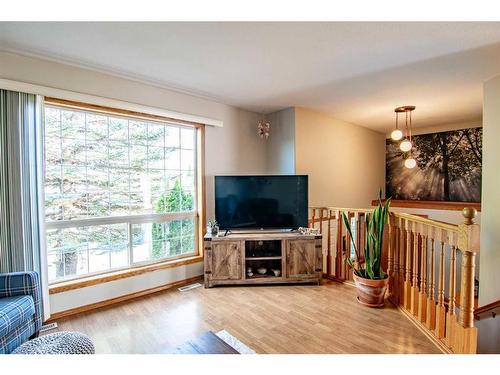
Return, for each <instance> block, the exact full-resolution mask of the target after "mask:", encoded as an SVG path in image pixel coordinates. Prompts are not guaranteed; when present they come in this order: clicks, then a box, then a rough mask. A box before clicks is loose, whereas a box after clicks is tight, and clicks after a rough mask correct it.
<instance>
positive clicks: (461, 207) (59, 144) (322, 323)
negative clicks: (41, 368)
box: [0, 5, 500, 370]
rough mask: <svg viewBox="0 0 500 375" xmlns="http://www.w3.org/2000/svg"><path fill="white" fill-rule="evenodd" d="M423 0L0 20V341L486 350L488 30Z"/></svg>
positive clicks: (133, 350) (491, 324)
mask: <svg viewBox="0 0 500 375" xmlns="http://www.w3.org/2000/svg"><path fill="white" fill-rule="evenodd" d="M38 6H39V5H37V7H38ZM181 8H182V6H181ZM34 9H35V8H34ZM107 9H108V8H105V9H104V10H103V11H105V10H107ZM151 9H154V8H151ZM273 9H274V8H271V9H270V11H271V13H270V14H273V13H272V12H273ZM280 9H281V8H279V6H278V8H276V9H274V11H276V12H279V10H280ZM381 9H383V10H385V9H386V8H383V7H382V8H381ZM368 10H370V11H371V10H372V8H367V9H366V10H365V11H368ZM87 11H88V10H87ZM379 11H380V9H379ZM423 12H424V15H421V16H420V17H421V18H420V19H419V21H421V22H392V21H395V19H393V18H391V19H390V20H389V21H386V20H387V18H386V17H384V16H379V18H378V19H373V18H370V16H369V15H365V17H366V18H365V19H363V17H362V16H359V17H358V16H356V19H353V18H352V17H353V16H351V18H350V19H338V20H327V21H326V20H322V19H321V18H322V17H321V12H319V15H316V18H315V19H311V18H307V17H306V19H304V20H301V19H297V18H295V16H293V15H292V16H290V19H286V20H284V21H287V22H273V21H272V20H275V21H278V20H280V21H283V19H281V18H279V17H277V16H276V15H275V17H274V18H272V17H271V18H272V19H271V20H270V19H267V18H266V19H261V18H259V17H256V18H255V19H252V20H250V21H252V22H239V21H240V20H241V18H239V17H238V16H236V17H234V18H231V17H229V16H228V20H232V21H233V22H220V17H214V19H213V20H206V19H205V18H204V17H202V18H201V19H203V20H204V21H202V20H201V19H198V20H196V19H190V21H196V22H178V21H186V20H187V19H179V20H177V21H176V20H172V19H165V20H160V19H156V18H155V17H153V19H151V18H148V19H146V18H144V17H143V18H130V15H128V16H124V17H123V21H126V22H98V21H105V20H103V19H96V18H95V17H91V16H89V15H88V14H87V13H83V16H82V17H83V18H82V19H79V21H84V22H73V21H75V19H74V18H72V17H69V18H68V15H67V14H66V15H65V14H64V11H63V12H62V13H61V14H60V15H59V16H58V17H57V18H56V19H54V17H51V14H49V15H47V18H46V19H44V20H45V21H49V22H36V21H38V20H41V19H39V18H32V19H21V18H20V17H19V15H18V16H15V15H14V16H11V17H10V18H9V17H7V18H6V19H5V20H2V21H1V22H0V89H1V95H2V96H1V106H0V121H1V125H2V128H1V133H0V146H1V148H0V156H1V159H0V181H1V186H2V191H1V193H2V195H1V199H0V209H1V217H0V352H1V353H2V354H4V353H5V354H11V353H14V354H94V353H95V354H165V355H166V356H165V358H166V359H167V360H171V359H172V358H175V359H172V361H178V360H180V361H185V359H182V358H183V357H190V356H180V355H175V354H225V353H233V354H340V355H342V354H382V355H383V356H381V358H385V357H386V355H388V354H401V353H405V354H443V356H439V358H448V357H450V358H460V357H458V356H444V354H486V353H488V354H493V356H490V358H493V360H494V361H496V363H497V364H498V354H500V342H499V337H500V336H499V335H498V333H499V328H500V325H499V324H498V318H496V314H497V312H498V310H499V308H500V303H499V300H500V287H499V285H500V280H499V276H498V272H497V271H496V270H497V266H498V265H499V262H500V259H499V255H498V250H497V246H496V245H497V244H498V241H499V238H498V236H499V234H498V233H499V231H498V228H499V227H500V223H499V219H498V216H497V215H496V210H495V208H497V207H498V196H497V191H498V189H499V187H500V186H499V181H498V174H497V166H498V163H499V162H500V160H499V157H500V154H499V151H498V148H497V147H496V144H495V142H494V141H495V140H497V139H499V134H498V131H499V130H498V126H497V122H498V121H499V120H500V113H499V111H498V104H497V103H498V101H499V100H500V65H499V64H498V61H500V23H499V22H496V20H489V19H488V22H486V20H484V21H483V19H482V18H481V17H477V19H474V22H453V21H467V20H466V19H463V18H458V19H453V18H451V19H450V18H449V17H448V18H447V17H446V16H445V15H439V17H438V20H439V22H428V21H431V20H427V19H426V18H425V9H424V10H423ZM104 13H105V12H104ZM104 13H103V14H104ZM14 14H15V13H14ZM207 14H208V13H207ZM355 14H357V13H356V12H355ZM440 17H442V18H440ZM28 18H29V17H28ZM181 18H182V17H181ZM56 20H57V21H66V22H53V21H56ZM115 20H116V19H115ZM373 20H379V22H368V21H373ZM435 20H436V19H433V20H432V21H435ZM26 21H28V22H26ZM131 21H141V22H131ZM146 21H155V22H146ZM259 21H264V22H259ZM300 21H316V22H300ZM320 21H322V22H320ZM346 21H356V22H346ZM382 21H383V22H382ZM408 21H410V20H408ZM276 67H279V69H277V68H276ZM1 357H2V358H0V361H1V362H2V366H3V364H4V362H5V363H7V362H8V360H7V359H6V358H7V357H8V358H13V357H21V356H10V355H9V356H1ZM34 357H35V358H36V356H34ZM199 357H200V356H198V357H196V358H199ZM243 357H252V356H243ZM255 357H258V356H255ZM22 358H24V359H25V360H28V361H29V360H31V359H26V358H31V357H27V356H22ZM65 358H66V357H65ZM86 358H93V357H92V356H87V357H86ZM177 358H181V359H177ZM335 358H341V356H333V360H335ZM356 358H357V357H356ZM363 358H364V357H362V356H360V361H363V360H366V361H367V364H368V363H369V359H367V358H365V359H363ZM405 358H406V357H405ZM408 358H411V357H408ZM425 358H428V357H425ZM470 358H474V360H473V361H476V359H475V358H478V360H480V358H481V356H470ZM65 360H67V359H65ZM159 360H160V361H163V360H165V359H159ZM245 360H246V359H245ZM69 361H70V360H69ZM110 361H111V362H110V363H113V362H114V361H116V360H113V359H110ZM249 361H254V360H252V359H249ZM445 361H446V362H445V363H446V364H450V366H457V367H458V368H460V367H461V366H462V365H463V363H462V362H460V360H456V362H454V360H448V359H446V360H445ZM396 362H397V361H396ZM414 362H415V363H416V362H418V361H414ZM68 363H71V362H68ZM250 363H251V362H249V366H250V365H251V364H250ZM277 363H278V362H276V364H277ZM453 368H455V367H453ZM461 369H462V370H463V369H464V367H462V368H461Z"/></svg>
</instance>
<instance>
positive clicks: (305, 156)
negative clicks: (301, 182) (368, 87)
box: [295, 108, 385, 208]
mask: <svg viewBox="0 0 500 375" xmlns="http://www.w3.org/2000/svg"><path fill="white" fill-rule="evenodd" d="M295 165H296V173H297V174H308V175H309V204H310V205H313V206H336V207H359V208H361V207H370V205H371V200H372V199H375V198H376V197H377V195H378V189H379V188H382V189H384V186H385V135H384V134H382V133H378V132H375V131H373V130H369V129H367V128H363V127H361V126H357V125H353V124H350V123H347V122H345V121H341V120H337V119H335V118H332V117H329V116H327V115H324V114H322V113H319V112H315V111H311V110H308V109H305V108H295Z"/></svg>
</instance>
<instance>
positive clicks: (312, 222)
mask: <svg viewBox="0 0 500 375" xmlns="http://www.w3.org/2000/svg"><path fill="white" fill-rule="evenodd" d="M315 218H316V209H315V208H313V209H312V215H311V225H310V228H314V220H315Z"/></svg>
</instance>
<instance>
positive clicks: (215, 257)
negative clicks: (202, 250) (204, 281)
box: [210, 241, 242, 280]
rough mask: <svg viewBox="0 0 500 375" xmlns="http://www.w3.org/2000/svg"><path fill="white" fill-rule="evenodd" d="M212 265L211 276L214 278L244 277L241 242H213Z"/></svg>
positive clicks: (230, 278)
mask: <svg viewBox="0 0 500 375" xmlns="http://www.w3.org/2000/svg"><path fill="white" fill-rule="evenodd" d="M211 266H212V267H211V271H212V272H211V275H210V278H211V279H212V280H240V279H241V277H242V268H241V242H240V241H220V242H212V249H211Z"/></svg>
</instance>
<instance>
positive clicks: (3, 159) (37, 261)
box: [0, 90, 44, 289]
mask: <svg viewBox="0 0 500 375" xmlns="http://www.w3.org/2000/svg"><path fill="white" fill-rule="evenodd" d="M42 132H43V126H42V106H41V98H40V97H37V96H36V95H33V94H26V93H20V92H14V91H7V90H0V272H16V271H31V270H34V271H38V272H39V273H40V275H42V274H43V272H42V263H43V262H42V257H41V252H42V244H43V241H44V236H43V232H42V229H43V227H41V225H43V219H42V218H41V212H42V210H43V207H42V206H41V204H40V203H41V202H42V199H41V197H42V195H41V194H40V193H41V186H42V185H41V181H42V176H41V173H42V163H43V144H42V140H43V134H42ZM41 279H42V280H43V279H44V278H43V277H41ZM42 289H43V287H42Z"/></svg>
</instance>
